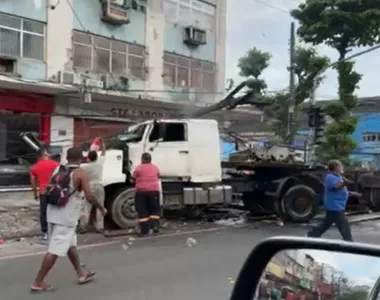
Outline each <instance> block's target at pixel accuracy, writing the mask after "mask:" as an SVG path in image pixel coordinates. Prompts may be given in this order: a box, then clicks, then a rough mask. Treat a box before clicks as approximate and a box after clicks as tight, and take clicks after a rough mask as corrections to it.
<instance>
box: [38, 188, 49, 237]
mask: <svg viewBox="0 0 380 300" xmlns="http://www.w3.org/2000/svg"><path fill="white" fill-rule="evenodd" d="M46 210H47V202H46V195H45V194H42V195H40V225H41V231H42V233H47V232H48V224H47V218H46Z"/></svg>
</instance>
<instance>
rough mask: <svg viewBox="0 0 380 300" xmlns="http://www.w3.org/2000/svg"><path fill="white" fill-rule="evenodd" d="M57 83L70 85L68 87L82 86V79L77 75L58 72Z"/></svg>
mask: <svg viewBox="0 0 380 300" xmlns="http://www.w3.org/2000/svg"><path fill="white" fill-rule="evenodd" d="M57 79H58V83H61V84H70V85H82V84H83V78H82V75H81V74H79V73H74V72H66V71H59V72H58V76H57Z"/></svg>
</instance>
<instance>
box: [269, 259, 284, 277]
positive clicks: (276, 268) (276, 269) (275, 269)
mask: <svg viewBox="0 0 380 300" xmlns="http://www.w3.org/2000/svg"><path fill="white" fill-rule="evenodd" d="M267 272H269V273H271V274H273V275H275V276H276V277H278V278H284V277H285V268H284V267H283V266H280V265H277V264H275V263H273V262H270V263H269V264H268V266H267Z"/></svg>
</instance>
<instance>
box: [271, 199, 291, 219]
mask: <svg viewBox="0 0 380 300" xmlns="http://www.w3.org/2000/svg"><path fill="white" fill-rule="evenodd" d="M282 200H283V198H281V199H278V200H275V201H274V202H273V209H274V212H275V214H276V215H277V217H279V218H280V219H281V220H288V216H287V214H286V212H285V210H284V204H283V203H282Z"/></svg>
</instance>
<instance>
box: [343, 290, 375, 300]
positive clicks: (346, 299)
mask: <svg viewBox="0 0 380 300" xmlns="http://www.w3.org/2000/svg"><path fill="white" fill-rule="evenodd" d="M339 299H341V300H366V299H368V291H366V290H356V291H352V292H347V293H344V294H343V295H341V296H340V297H339Z"/></svg>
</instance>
